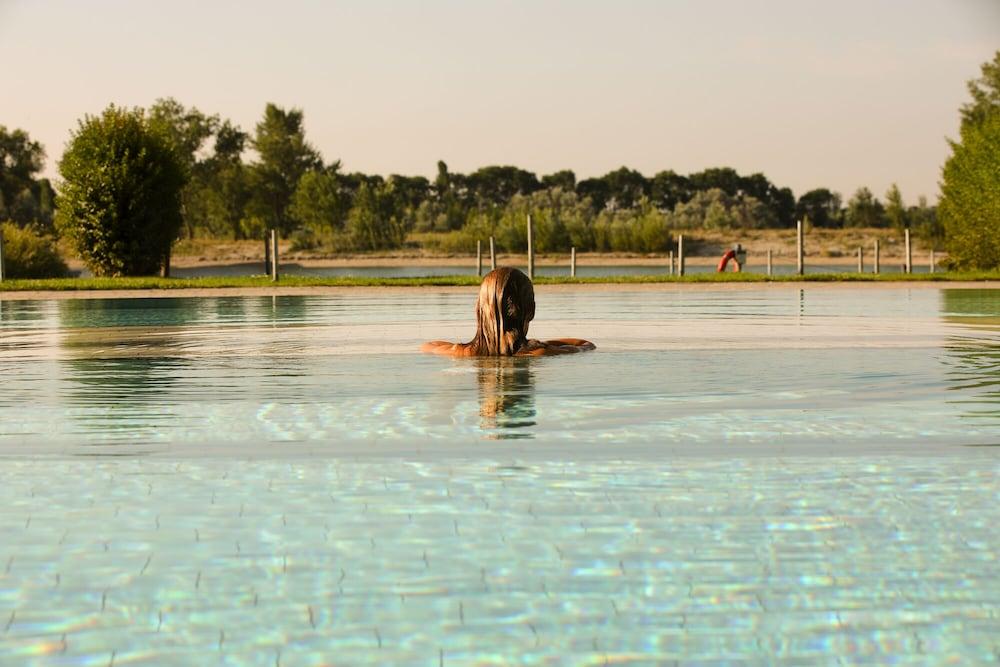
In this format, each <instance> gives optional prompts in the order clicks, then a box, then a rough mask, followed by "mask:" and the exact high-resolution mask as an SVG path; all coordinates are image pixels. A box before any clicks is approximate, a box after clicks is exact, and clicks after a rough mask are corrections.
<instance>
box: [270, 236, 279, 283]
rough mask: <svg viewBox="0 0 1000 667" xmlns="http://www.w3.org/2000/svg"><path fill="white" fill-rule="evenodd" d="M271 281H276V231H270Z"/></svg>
mask: <svg viewBox="0 0 1000 667" xmlns="http://www.w3.org/2000/svg"><path fill="white" fill-rule="evenodd" d="M271 280H272V281H277V280H278V230H277V229H272V230H271Z"/></svg>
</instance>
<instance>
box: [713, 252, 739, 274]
mask: <svg viewBox="0 0 1000 667" xmlns="http://www.w3.org/2000/svg"><path fill="white" fill-rule="evenodd" d="M731 259H736V250H735V249H730V250H727V251H726V254H725V255H723V256H722V259H720V260H719V266H717V267H716V268H715V271H716V272H717V273H725V271H726V266H727V265H728V264H729V260H731ZM738 265H739V264H738V263H737V266H738Z"/></svg>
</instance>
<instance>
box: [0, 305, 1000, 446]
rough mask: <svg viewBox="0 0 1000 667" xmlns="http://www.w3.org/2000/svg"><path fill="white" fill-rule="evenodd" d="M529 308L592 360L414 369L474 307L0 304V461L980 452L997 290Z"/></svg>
mask: <svg viewBox="0 0 1000 667" xmlns="http://www.w3.org/2000/svg"><path fill="white" fill-rule="evenodd" d="M537 299H538V303H539V307H538V312H539V316H538V318H536V322H535V324H533V327H532V329H533V333H534V334H535V335H537V336H538V337H539V338H548V337H558V336H562V335H585V336H587V337H588V338H592V339H594V340H595V341H596V342H597V343H598V350H597V352H596V353H594V354H588V355H581V356H573V357H569V358H552V359H534V360H533V359H507V360H492V361H488V360H447V359H442V358H440V357H435V356H428V355H420V354H418V353H417V349H418V347H419V345H420V343H422V342H423V341H425V340H433V339H448V338H452V339H453V338H458V337H461V336H462V334H463V333H467V331H466V330H467V329H468V328H470V327H471V323H470V321H469V320H470V314H471V312H472V310H473V308H474V304H475V289H474V288H470V289H469V290H454V291H435V290H414V291H389V292H382V291H365V290H360V291H358V292H356V293H341V294H331V295H323V296H306V297H295V296H285V297H270V296H266V297H247V298H240V297H223V298H186V297H184V298H163V299H123V300H116V299H93V300H66V301H51V302H46V301H23V302H5V303H3V304H2V309H0V315H2V318H0V374H2V376H3V377H4V378H5V383H4V385H3V387H2V389H0V447H2V448H5V449H6V450H8V451H9V450H10V449H11V448H12V447H13V448H15V449H16V450H17V451H35V450H36V449H38V450H40V451H46V452H67V451H69V452H76V451H78V450H79V449H80V448H81V447H82V446H83V445H84V444H87V443H107V442H111V441H113V442H114V443H117V444H118V451H120V452H121V453H127V452H128V451H130V450H129V449H128V447H127V446H128V445H129V444H130V442H131V443H140V442H144V443H149V442H156V443H160V444H169V445H171V446H174V445H176V446H187V447H190V448H195V449H197V450H199V451H222V450H226V451H231V450H227V449H226V447H230V448H231V447H234V446H235V443H240V446H241V447H242V446H246V447H251V448H254V447H255V448H256V450H257V451H258V452H267V453H269V452H274V451H291V450H290V449H288V447H290V446H289V445H287V443H304V444H303V445H302V446H303V447H306V445H308V447H310V448H311V449H309V451H326V452H343V451H352V452H353V451H370V452H389V451H392V452H398V451H401V450H407V451H415V450H418V449H419V450H421V451H429V449H428V448H429V447H432V446H433V447H446V448H451V449H453V450H454V451H461V450H462V448H463V447H465V446H467V445H468V443H469V442H474V441H478V440H482V439H484V438H486V439H490V440H496V441H499V442H503V441H508V442H507V445H503V446H505V447H508V446H513V445H514V443H511V442H509V441H511V440H518V439H532V441H533V443H532V447H531V449H532V451H541V450H544V449H545V448H546V447H547V448H549V449H550V451H560V450H561V449H562V448H564V449H565V451H572V452H574V453H576V452H579V451H581V448H583V447H586V446H593V447H594V449H595V450H598V449H601V448H603V447H605V446H606V444H607V443H613V445H614V447H616V448H622V447H624V446H625V445H629V446H634V447H636V448H638V450H646V451H647V454H653V453H654V452H657V451H662V449H663V448H665V447H681V448H685V447H687V448H695V449H696V450H697V451H699V452H701V451H705V449H704V448H705V447H723V446H724V447H725V448H727V451H732V450H734V448H735V449H736V450H738V449H739V448H740V447H744V446H747V447H763V448H769V449H773V448H776V447H784V446H800V445H805V446H808V447H811V448H815V447H829V446H830V443H836V447H838V448H848V447H859V448H872V449H879V448H883V447H886V446H887V445H889V444H892V443H898V446H900V447H904V446H905V447H916V448H920V447H926V446H938V447H940V446H946V445H951V444H959V443H967V444H968V443H983V442H994V441H996V433H997V428H996V427H997V414H996V413H997V408H998V406H1000V390H998V386H1000V385H998V382H1000V377H998V373H1000V371H998V351H1000V335H998V331H1000V293H998V292H997V291H994V290H936V289H934V290H930V289H924V290H910V289H890V288H886V289H873V288H863V289H862V288H859V289H856V290H853V289H850V290H849V289H823V288H811V287H807V288H801V289H800V288H796V289H763V288H761V289H755V290H747V291H745V292H743V291H740V292H737V291H732V290H717V291H713V290H699V291H695V290H688V291H686V290H679V289H673V288H664V289H662V290H646V291H629V290H620V291H619V290H608V291H586V290H581V291H568V290H566V291H561V290H546V289H541V290H539V293H538V296H537ZM536 327H537V330H536ZM970 416H974V417H975V419H968V417H970ZM273 442H281V443H282V449H281V450H276V449H274V448H272V447H269V446H268V443H273ZM499 442H498V445H497V446H498V447H500V446H501V445H500V444H499ZM206 443H210V444H206ZM134 446H135V447H136V448H137V449H136V451H139V450H138V448H139V445H138V444H134ZM317 447H319V448H320V449H316V448H317ZM515 448H516V447H515ZM485 449H488V447H486V448H481V450H482V451H485ZM508 450H509V449H508ZM638 450H636V451H638ZM247 451H249V450H247Z"/></svg>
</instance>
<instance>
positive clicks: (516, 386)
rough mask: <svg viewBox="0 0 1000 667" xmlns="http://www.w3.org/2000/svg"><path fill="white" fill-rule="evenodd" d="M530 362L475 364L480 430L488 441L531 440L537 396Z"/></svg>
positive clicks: (504, 359)
mask: <svg viewBox="0 0 1000 667" xmlns="http://www.w3.org/2000/svg"><path fill="white" fill-rule="evenodd" d="M530 361H531V360H530V359H523V358H522V359H517V358H510V357H490V358H485V357H484V358H479V359H477V360H476V370H477V376H478V381H479V417H480V420H479V427H480V428H481V429H482V430H483V431H484V437H486V438H487V439H490V440H505V439H510V438H530V437H532V432H531V427H532V426H534V425H535V396H534V378H533V377H532V373H531V363H530Z"/></svg>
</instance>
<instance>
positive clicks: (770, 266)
mask: <svg viewBox="0 0 1000 667" xmlns="http://www.w3.org/2000/svg"><path fill="white" fill-rule="evenodd" d="M527 232H528V278H530V279H531V280H534V279H535V244H534V238H535V235H534V226H533V225H532V222H531V216H530V215H529V216H528V225H527ZM903 232H904V244H905V251H904V252H905V256H904V264H903V271H904V272H905V273H913V250H912V246H911V245H910V230H909V229H905V230H903ZM272 233H273V230H272ZM874 251H875V252H874V269H875V271H874V272H875V273H878V272H879V270H880V265H879V261H880V256H879V241H878V239H875V243H874ZM275 253H277V246H276V245H275ZM669 257H670V265H669V269H668V271H669V275H671V276H673V275H678V276H683V275H684V268H685V266H684V235H683V234H678V235H677V258H676V263H675V261H674V251H673V250H671V251H670V255H669ZM805 257H806V253H805V228H804V227H803V225H802V221H801V220H797V221H796V223H795V270H796V273H797V274H798V275H800V276H801V275H804V274H805V268H806V261H805ZM857 259H858V273H864V266H865V265H864V251H863V249H862V247H861V246H858V255H857ZM934 265H935V257H934V251H933V250H931V256H930V272H931V273H934V268H935V267H934ZM495 268H497V263H496V246H495V244H494V241H493V237H492V236H491V237H490V270H493V269H495ZM476 275H480V276H481V275H483V255H482V244H481V241H476ZM767 275H769V276H771V275H774V263H773V259H772V254H771V249H770V248H769V249H768V250H767ZM570 277H572V278H575V277H576V247H575V246H574V247H572V248H570ZM274 279H275V280H277V277H275V278H274Z"/></svg>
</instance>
